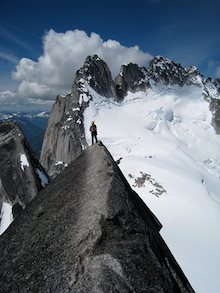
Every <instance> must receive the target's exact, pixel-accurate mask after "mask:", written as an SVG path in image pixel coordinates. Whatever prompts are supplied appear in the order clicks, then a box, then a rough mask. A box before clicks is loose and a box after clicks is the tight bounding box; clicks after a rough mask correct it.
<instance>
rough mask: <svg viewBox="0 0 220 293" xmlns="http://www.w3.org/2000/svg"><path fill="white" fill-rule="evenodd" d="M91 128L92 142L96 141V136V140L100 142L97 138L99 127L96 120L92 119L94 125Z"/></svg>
mask: <svg viewBox="0 0 220 293" xmlns="http://www.w3.org/2000/svg"><path fill="white" fill-rule="evenodd" d="M89 130H90V131H91V135H92V144H93V143H94V138H95V142H98V140H97V127H96V125H95V123H94V121H92V125H91V126H90V128H89Z"/></svg>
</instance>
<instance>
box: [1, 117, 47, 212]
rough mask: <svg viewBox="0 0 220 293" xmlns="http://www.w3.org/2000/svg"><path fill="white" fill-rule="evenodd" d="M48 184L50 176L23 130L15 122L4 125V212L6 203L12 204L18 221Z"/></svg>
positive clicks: (2, 137) (2, 128)
mask: <svg viewBox="0 0 220 293" xmlns="http://www.w3.org/2000/svg"><path fill="white" fill-rule="evenodd" d="M43 177H44V178H43ZM46 181H48V177H47V174H46V172H45V171H44V169H43V168H42V166H41V165H40V164H39V162H38V160H37V159H36V158H35V156H34V154H33V152H32V150H31V148H30V145H29V143H28V142H27V140H26V138H25V137H24V134H23V132H22V131H21V129H20V128H19V127H18V126H17V125H16V124H14V123H13V122H1V123H0V208H1V206H2V203H3V202H6V203H9V204H10V205H11V206H12V207H13V215H14V217H16V215H17V214H18V213H19V211H21V210H22V209H24V208H25V207H26V206H27V204H28V203H29V202H30V201H31V200H32V199H33V198H34V197H35V196H36V195H37V193H38V191H39V190H41V189H42V188H43V186H44V185H45V183H46Z"/></svg>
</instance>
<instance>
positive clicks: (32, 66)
mask: <svg viewBox="0 0 220 293" xmlns="http://www.w3.org/2000/svg"><path fill="white" fill-rule="evenodd" d="M94 54H97V55H98V56H99V57H100V58H102V59H103V60H104V61H105V62H106V63H107V64H108V66H109V68H110V70H111V72H112V75H113V78H114V77H115V76H116V75H117V74H119V71H120V66H121V65H122V64H124V63H129V62H133V63H137V64H138V65H139V66H143V65H147V63H148V62H149V61H150V60H151V59H152V56H151V55H150V54H148V53H144V52H143V51H141V50H140V49H139V47H138V46H134V47H130V48H128V47H125V46H122V45H121V44H120V43H119V42H117V41H114V40H108V41H106V42H104V41H103V40H102V39H101V37H100V36H99V35H98V34H96V33H91V35H90V36H88V35H87V34H86V33H85V32H84V31H81V30H74V31H67V32H65V33H57V32H55V31H54V30H52V29H51V30H50V31H48V32H47V33H46V34H45V36H44V38H43V55H42V56H40V57H39V58H38V61H37V62H34V61H33V60H31V59H27V58H22V59H21V60H20V63H19V64H18V65H17V66H16V71H14V72H13V73H12V78H13V79H14V80H16V81H18V82H19V83H20V85H19V87H18V94H19V96H20V97H22V98H32V99H34V98H36V99H53V100H54V99H55V97H56V95H58V94H64V95H65V94H67V93H68V92H70V90H71V86H72V83H73V79H74V75H75V72H76V71H77V70H78V69H79V68H80V67H82V66H83V63H84V61H85V59H86V57H87V56H88V55H94Z"/></svg>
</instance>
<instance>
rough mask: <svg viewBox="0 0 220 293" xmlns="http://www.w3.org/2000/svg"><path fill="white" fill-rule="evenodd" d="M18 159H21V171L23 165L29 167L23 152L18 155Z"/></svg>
mask: <svg viewBox="0 0 220 293" xmlns="http://www.w3.org/2000/svg"><path fill="white" fill-rule="evenodd" d="M20 161H21V169H22V170H23V171H24V167H25V166H27V167H29V163H28V160H27V157H26V155H25V154H21V155H20Z"/></svg>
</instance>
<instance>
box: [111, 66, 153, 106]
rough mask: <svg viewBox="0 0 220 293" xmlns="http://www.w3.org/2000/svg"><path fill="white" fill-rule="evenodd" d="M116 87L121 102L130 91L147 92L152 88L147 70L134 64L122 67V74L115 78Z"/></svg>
mask: <svg viewBox="0 0 220 293" xmlns="http://www.w3.org/2000/svg"><path fill="white" fill-rule="evenodd" d="M115 85H116V92H117V95H118V100H119V101H122V100H123V99H124V97H125V96H126V95H127V93H128V91H130V92H132V93H135V92H138V91H145V90H146V89H147V88H148V87H149V86H150V85H149V82H148V77H147V70H146V68H144V67H139V66H138V65H137V64H133V63H129V64H128V65H122V66H121V70H120V74H119V75H118V76H117V77H116V78H115Z"/></svg>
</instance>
